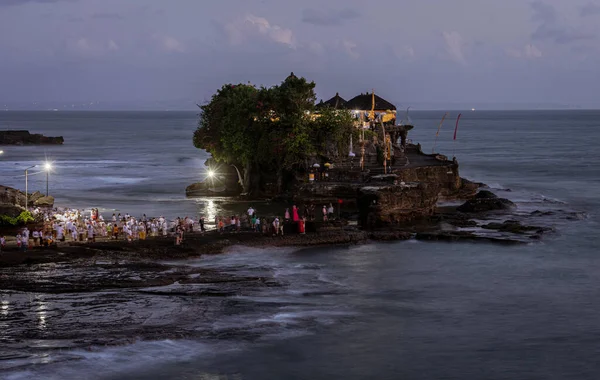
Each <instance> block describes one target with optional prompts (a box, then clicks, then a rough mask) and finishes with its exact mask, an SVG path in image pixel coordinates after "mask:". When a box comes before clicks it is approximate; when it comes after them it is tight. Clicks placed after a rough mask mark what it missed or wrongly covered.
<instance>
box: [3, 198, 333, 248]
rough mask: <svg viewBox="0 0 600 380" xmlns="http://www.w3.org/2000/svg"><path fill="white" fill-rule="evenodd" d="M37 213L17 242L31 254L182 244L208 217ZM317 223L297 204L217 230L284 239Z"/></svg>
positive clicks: (325, 214) (309, 209)
mask: <svg viewBox="0 0 600 380" xmlns="http://www.w3.org/2000/svg"><path fill="white" fill-rule="evenodd" d="M321 213H322V220H323V221H328V220H331V219H333V218H334V207H333V205H332V204H331V203H330V204H329V206H327V205H323V207H322V209H321ZM33 214H34V215H35V216H38V217H40V219H43V224H41V225H40V226H39V227H38V228H32V230H29V228H27V227H25V228H23V229H22V230H21V231H19V233H18V234H17V235H16V239H15V241H16V244H17V247H18V248H19V249H20V250H21V251H27V250H28V249H29V247H38V246H43V247H48V246H52V245H55V244H56V243H57V242H65V241H71V242H95V241H96V239H97V238H102V239H106V240H124V241H127V242H133V241H135V240H146V239H147V238H148V237H159V236H162V237H167V236H172V237H174V239H175V244H176V245H179V244H181V243H182V241H183V237H184V233H186V232H194V231H198V232H201V233H204V232H206V224H205V219H204V216H200V218H199V219H198V221H197V222H196V221H195V220H194V219H192V218H189V217H187V216H186V217H185V218H180V217H177V218H176V219H175V220H172V221H169V220H167V219H166V218H165V217H163V216H160V217H158V218H148V217H147V216H146V214H144V215H142V216H141V217H140V218H136V217H133V216H131V215H130V214H124V215H122V214H121V213H119V214H112V217H110V218H108V219H105V218H104V217H103V216H102V214H101V213H100V212H99V210H98V209H97V208H93V209H91V210H90V211H89V212H87V213H86V212H84V211H83V210H78V209H54V210H45V211H44V210H41V209H35V210H33ZM40 214H41V215H40ZM315 220H316V207H315V205H314V204H309V205H304V206H303V208H302V209H301V208H300V207H297V206H296V205H293V206H292V208H291V211H290V209H289V208H286V209H285V212H284V213H283V217H282V218H281V219H280V218H279V216H275V217H270V218H266V217H259V216H258V213H257V211H256V210H255V209H254V208H253V207H252V206H250V207H249V208H248V210H247V211H246V213H245V214H244V215H233V216H231V217H223V216H216V217H215V229H216V230H217V231H218V232H219V233H221V234H222V233H225V232H241V231H253V232H258V233H262V234H263V235H266V236H269V235H272V236H282V235H283V234H284V226H287V230H288V231H294V232H295V233H300V234H304V233H305V228H306V227H305V225H306V222H307V221H315ZM5 245H6V238H5V237H4V236H0V252H1V250H2V249H4V247H5Z"/></svg>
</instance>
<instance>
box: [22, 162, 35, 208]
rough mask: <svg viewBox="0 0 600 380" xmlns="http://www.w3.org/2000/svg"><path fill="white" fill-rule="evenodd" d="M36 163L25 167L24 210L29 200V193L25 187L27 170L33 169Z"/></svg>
mask: <svg viewBox="0 0 600 380" xmlns="http://www.w3.org/2000/svg"><path fill="white" fill-rule="evenodd" d="M36 166H37V165H33V166H30V167H28V168H27V169H25V210H27V208H28V207H29V206H28V201H29V193H28V189H27V172H28V171H29V169H33V168H35V167H36Z"/></svg>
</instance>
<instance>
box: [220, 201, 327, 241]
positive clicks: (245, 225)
mask: <svg viewBox="0 0 600 380" xmlns="http://www.w3.org/2000/svg"><path fill="white" fill-rule="evenodd" d="M321 213H322V220H323V221H324V222H326V221H328V220H333V219H334V207H333V204H331V203H330V204H329V206H327V205H323V207H322V209H321ZM315 220H316V207H315V205H314V204H309V205H304V206H303V208H302V209H301V208H300V207H298V206H296V205H293V206H292V209H291V212H290V209H289V208H286V209H285V212H284V213H283V218H280V217H279V216H274V217H270V218H266V217H259V216H258V213H257V211H256V210H255V209H254V208H253V207H252V206H250V208H248V210H247V211H246V214H245V215H232V216H231V217H223V216H219V215H217V216H215V226H216V229H217V230H218V231H219V232H220V233H224V232H240V231H255V232H259V233H262V234H263V235H273V236H278V235H283V234H284V226H286V225H287V226H290V228H291V230H292V231H294V232H297V233H300V234H304V233H306V232H305V231H306V222H307V221H310V222H313V221H315Z"/></svg>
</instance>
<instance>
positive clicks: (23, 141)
mask: <svg viewBox="0 0 600 380" xmlns="http://www.w3.org/2000/svg"><path fill="white" fill-rule="evenodd" d="M64 141H65V140H64V138H63V137H62V136H59V137H47V136H44V135H41V134H31V133H29V131H0V145H62V144H63V143H64Z"/></svg>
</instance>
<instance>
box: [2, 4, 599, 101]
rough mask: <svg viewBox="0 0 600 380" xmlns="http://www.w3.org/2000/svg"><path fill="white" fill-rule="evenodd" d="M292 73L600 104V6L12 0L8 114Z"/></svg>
mask: <svg viewBox="0 0 600 380" xmlns="http://www.w3.org/2000/svg"><path fill="white" fill-rule="evenodd" d="M290 72H294V73H295V74H296V75H299V76H304V77H306V78H307V79H309V80H314V81H315V82H316V84H317V87H316V91H317V96H318V98H320V99H321V98H322V99H324V100H326V99H328V98H330V97H332V96H333V95H335V93H336V92H339V93H340V95H341V96H342V97H344V98H346V99H347V100H348V99H350V98H352V97H353V96H355V95H358V94H359V93H362V92H366V91H370V90H372V89H374V90H375V92H376V93H377V94H378V95H380V96H382V97H383V98H385V99H387V100H389V101H391V102H393V103H395V104H396V105H397V106H398V107H402V106H409V105H412V106H413V107H414V106H415V105H422V106H423V107H424V108H427V107H428V106H429V107H434V108H435V107H436V106H435V105H437V106H440V107H445V106H451V105H455V104H460V105H465V106H468V105H470V104H473V105H474V106H475V105H484V104H490V105H496V106H497V107H500V108H502V107H506V108H510V107H511V106H518V107H526V106H527V105H534V104H547V105H550V107H583V108H600V96H598V90H599V89H600V0H533V1H527V0H494V1H492V0H369V1H365V0H303V1H290V0H212V1H210V0H203V1H200V0H168V1H167V0H0V107H1V105H2V103H4V104H14V103H18V102H23V103H31V102H42V103H44V102H59V103H60V102H63V103H69V102H79V103H81V102H89V103H94V102H110V103H111V104H124V105H131V106H132V107H135V105H136V104H137V105H139V104H158V103H160V104H169V105H172V106H174V107H177V106H178V105H179V106H181V107H182V108H185V107H193V105H194V104H195V103H204V102H206V101H208V100H209V99H210V96H211V94H213V93H214V92H215V91H216V89H218V88H219V87H220V86H221V85H222V84H224V83H230V82H231V83H246V82H248V81H250V82H252V83H254V84H257V85H266V86H271V85H274V84H277V83H279V82H281V81H282V80H284V79H285V77H287V76H288V75H289V74H290ZM161 102H162V103H161ZM417 108H418V106H417Z"/></svg>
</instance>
